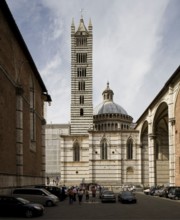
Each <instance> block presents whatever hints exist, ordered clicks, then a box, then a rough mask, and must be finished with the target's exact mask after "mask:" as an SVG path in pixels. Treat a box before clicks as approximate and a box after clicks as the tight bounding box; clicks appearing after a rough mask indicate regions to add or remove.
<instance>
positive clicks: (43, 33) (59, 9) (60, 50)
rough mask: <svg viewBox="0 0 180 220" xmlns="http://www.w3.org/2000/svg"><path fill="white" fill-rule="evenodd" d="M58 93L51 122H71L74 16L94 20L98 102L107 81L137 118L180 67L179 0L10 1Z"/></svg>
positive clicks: (48, 81)
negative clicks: (71, 28)
mask: <svg viewBox="0 0 180 220" xmlns="http://www.w3.org/2000/svg"><path fill="white" fill-rule="evenodd" d="M7 2H8V3H9V5H10V8H11V9H12V12H13V14H14V16H15V19H16V21H17V23H18V26H19V27H20V30H21V32H22V34H23V37H24V39H25V41H26V43H27V45H28V47H29V48H30V52H31V54H32V55H33V58H34V61H35V63H36V65H37V67H38V69H39V71H40V73H41V75H42V78H43V80H44V82H45V85H46V87H47V89H48V91H49V93H50V94H51V96H52V99H53V102H52V106H51V107H49V108H47V113H48V114H47V118H48V120H47V121H48V122H52V123H66V122H68V121H70V99H71V97H70V92H71V90H70V89H71V88H70V86H71V82H70V77H71V75H70V74H71V73H70V71H71V66H70V63H71V60H70V59H71V51H70V50H71V48H70V47H71V39H70V26H71V21H72V18H73V17H74V20H75V26H76V28H77V27H78V25H79V19H80V9H81V8H84V12H83V18H84V21H85V24H86V26H87V25H88V22H89V19H90V18H91V20H92V24H93V100H94V107H95V106H96V105H97V104H99V103H100V102H102V92H103V90H104V89H105V88H106V83H107V81H109V82H110V88H111V89H112V90H113V91H114V101H115V102H116V103H117V104H120V105H121V106H122V107H123V108H124V109H125V110H126V111H127V112H128V113H129V114H130V115H131V116H132V117H134V119H135V120H136V119H137V117H139V116H140V115H141V114H142V113H143V111H144V110H145V109H146V107H147V106H148V105H149V103H150V102H151V101H152V100H153V98H154V97H155V95H156V94H157V93H158V92H159V91H160V89H161V88H162V86H163V85H164V83H165V81H167V80H168V77H169V76H170V75H171V74H172V73H173V72H174V71H175V69H176V68H177V66H178V65H179V57H180V42H179V41H180V39H179V37H178V36H179V35H180V22H179V17H180V4H179V1H178V0H173V1H170V0H158V1H157V0H152V1H149V0H135V1H132V0H126V1H124V0H111V1H109V0H98V1H96V0H91V1H89V0H76V1H74V0H68V1H65V0H51V1H49V0H39V1H36V0H31V1H28V0H19V1H14V0H7Z"/></svg>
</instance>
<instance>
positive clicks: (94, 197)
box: [91, 186, 96, 202]
mask: <svg viewBox="0 0 180 220" xmlns="http://www.w3.org/2000/svg"><path fill="white" fill-rule="evenodd" d="M91 192H92V202H95V199H96V187H95V186H93V187H92V188H91Z"/></svg>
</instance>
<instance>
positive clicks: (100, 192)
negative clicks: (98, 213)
mask: <svg viewBox="0 0 180 220" xmlns="http://www.w3.org/2000/svg"><path fill="white" fill-rule="evenodd" d="M105 191H109V189H108V188H102V189H101V190H100V191H99V198H100V199H101V196H102V194H103V193H104V192H105Z"/></svg>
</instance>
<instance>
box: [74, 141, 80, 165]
mask: <svg viewBox="0 0 180 220" xmlns="http://www.w3.org/2000/svg"><path fill="white" fill-rule="evenodd" d="M73 160H74V161H80V147H79V143H78V142H75V143H74V146H73Z"/></svg>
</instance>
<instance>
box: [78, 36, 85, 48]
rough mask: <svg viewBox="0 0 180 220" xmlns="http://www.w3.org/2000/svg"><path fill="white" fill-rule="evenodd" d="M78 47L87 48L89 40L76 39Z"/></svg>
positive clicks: (83, 38)
mask: <svg viewBox="0 0 180 220" xmlns="http://www.w3.org/2000/svg"><path fill="white" fill-rule="evenodd" d="M76 46H78V47H83V46H87V38H86V37H77V38H76Z"/></svg>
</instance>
